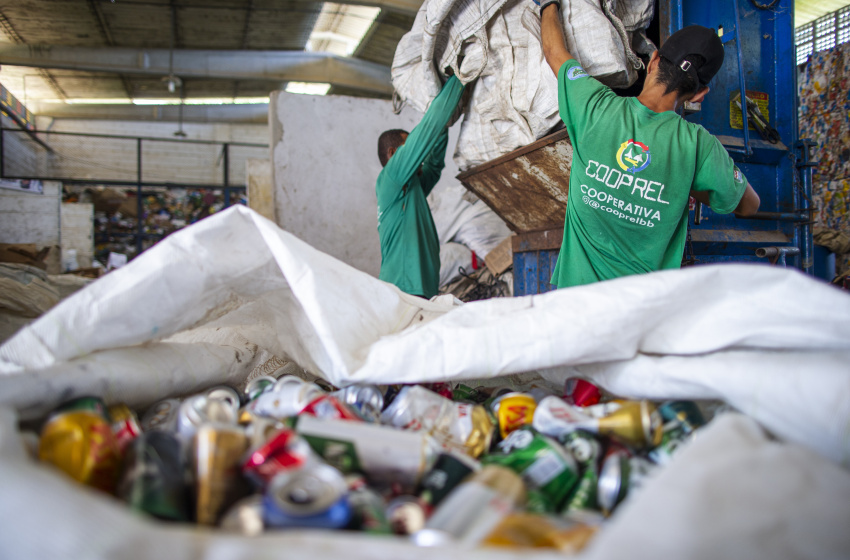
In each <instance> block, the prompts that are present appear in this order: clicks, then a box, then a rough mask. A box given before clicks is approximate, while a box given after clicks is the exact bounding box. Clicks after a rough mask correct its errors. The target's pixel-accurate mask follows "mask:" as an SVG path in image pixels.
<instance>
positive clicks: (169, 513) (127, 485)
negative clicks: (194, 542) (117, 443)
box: [116, 430, 191, 521]
mask: <svg viewBox="0 0 850 560" xmlns="http://www.w3.org/2000/svg"><path fill="white" fill-rule="evenodd" d="M183 457H184V456H183V451H182V446H181V443H180V441H179V440H178V439H177V438H176V437H174V436H173V435H172V434H169V433H167V432H163V431H159V430H154V431H151V432H146V433H143V434H141V435H139V437H137V438H136V439H134V440H133V441H132V442H131V443H130V444H129V445H128V447H127V453H126V455H125V457H124V466H123V469H122V473H121V478H120V480H119V482H118V489H117V491H116V495H117V496H118V497H119V498H121V499H122V500H124V501H125V502H127V503H128V504H129V505H130V508H131V509H133V510H135V511H141V512H144V513H147V514H148V515H152V516H154V517H157V518H159V519H168V520H173V521H188V520H189V519H190V518H191V507H190V498H189V487H188V485H187V482H188V480H189V476H188V472H187V465H186V462H185V460H184V458H183Z"/></svg>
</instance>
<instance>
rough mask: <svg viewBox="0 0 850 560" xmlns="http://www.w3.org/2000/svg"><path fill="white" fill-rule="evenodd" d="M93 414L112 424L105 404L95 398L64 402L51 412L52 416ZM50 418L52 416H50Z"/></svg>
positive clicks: (81, 398)
mask: <svg viewBox="0 0 850 560" xmlns="http://www.w3.org/2000/svg"><path fill="white" fill-rule="evenodd" d="M83 411H86V412H94V413H95V414H98V415H100V416H102V417H103V418H104V419H105V420H107V421H108V422H110V423H111V422H112V419H111V418H110V417H109V412H108V410H107V408H106V404H105V403H104V402H103V399H101V398H100V397H95V396H91V395H90V396H85V397H79V398H76V399H73V400H70V401H66V402H64V403H62V404H61V405H59V407H57V408H56V410H55V411H53V415H58V414H64V413H66V412H83ZM51 416H52V415H51Z"/></svg>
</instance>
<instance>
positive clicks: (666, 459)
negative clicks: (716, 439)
mask: <svg viewBox="0 0 850 560" xmlns="http://www.w3.org/2000/svg"><path fill="white" fill-rule="evenodd" d="M693 437H694V434H693V433H692V432H691V433H688V432H687V431H686V428H685V427H684V426H683V425H682V424H681V423H680V422H678V421H677V420H671V421H669V422H667V423H666V424H664V431H663V432H662V434H661V443H659V444H658V446H656V447H655V448H653V449H652V450H651V451H650V452H649V453H648V454H647V457H649V459H650V460H651V461H652V462H653V463H655V464H656V465H667V464H668V463H670V461H671V460H672V459H673V455H675V454H676V453H677V452H678V451H679V448H680V447H681V446H683V445H685V444H687V443H688V441H690V440H691V439H692V438H693Z"/></svg>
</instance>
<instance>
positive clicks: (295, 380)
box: [272, 373, 310, 391]
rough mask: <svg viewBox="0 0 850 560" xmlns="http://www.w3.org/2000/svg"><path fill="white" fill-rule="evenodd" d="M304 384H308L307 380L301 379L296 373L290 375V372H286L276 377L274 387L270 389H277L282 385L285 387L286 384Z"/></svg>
mask: <svg viewBox="0 0 850 560" xmlns="http://www.w3.org/2000/svg"><path fill="white" fill-rule="evenodd" d="M304 384H307V385H310V383H309V382H307V381H304V380H303V379H301V378H300V377H298V376H297V375H292V374H289V373H288V374H286V375H281V376H280V377H278V378H277V380H276V381H275V383H274V388H273V389H272V391H279V390H280V389H282V388H283V387H285V386H287V385H304Z"/></svg>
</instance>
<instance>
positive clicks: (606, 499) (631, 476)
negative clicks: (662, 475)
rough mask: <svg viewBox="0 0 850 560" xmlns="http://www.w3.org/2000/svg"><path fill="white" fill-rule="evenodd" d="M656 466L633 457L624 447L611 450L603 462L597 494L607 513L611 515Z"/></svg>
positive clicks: (603, 509)
mask: <svg viewBox="0 0 850 560" xmlns="http://www.w3.org/2000/svg"><path fill="white" fill-rule="evenodd" d="M654 468H656V467H654V465H653V464H652V463H650V462H649V461H647V460H646V459H643V458H641V457H633V456H631V455H630V454H629V452H628V451H626V450H625V449H623V448H617V447H615V448H613V449H611V450H609V452H608V453H607V454H606V456H605V459H604V460H603V462H602V469H601V471H600V473H599V485H598V494H597V498H598V501H599V505H600V506H601V507H602V511H603V512H604V513H605V515H611V512H613V511H614V508H616V507H617V504H619V503H620V502H622V501H623V500H624V499H625V498H626V496H627V495H628V494H630V493H632V492H633V491H634V490H635V489H637V488H639V487H640V486H641V485H642V484H643V482H644V480H645V479H646V477H647V476H648V475H650V474H651V472H652V470H653V469H654Z"/></svg>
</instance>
